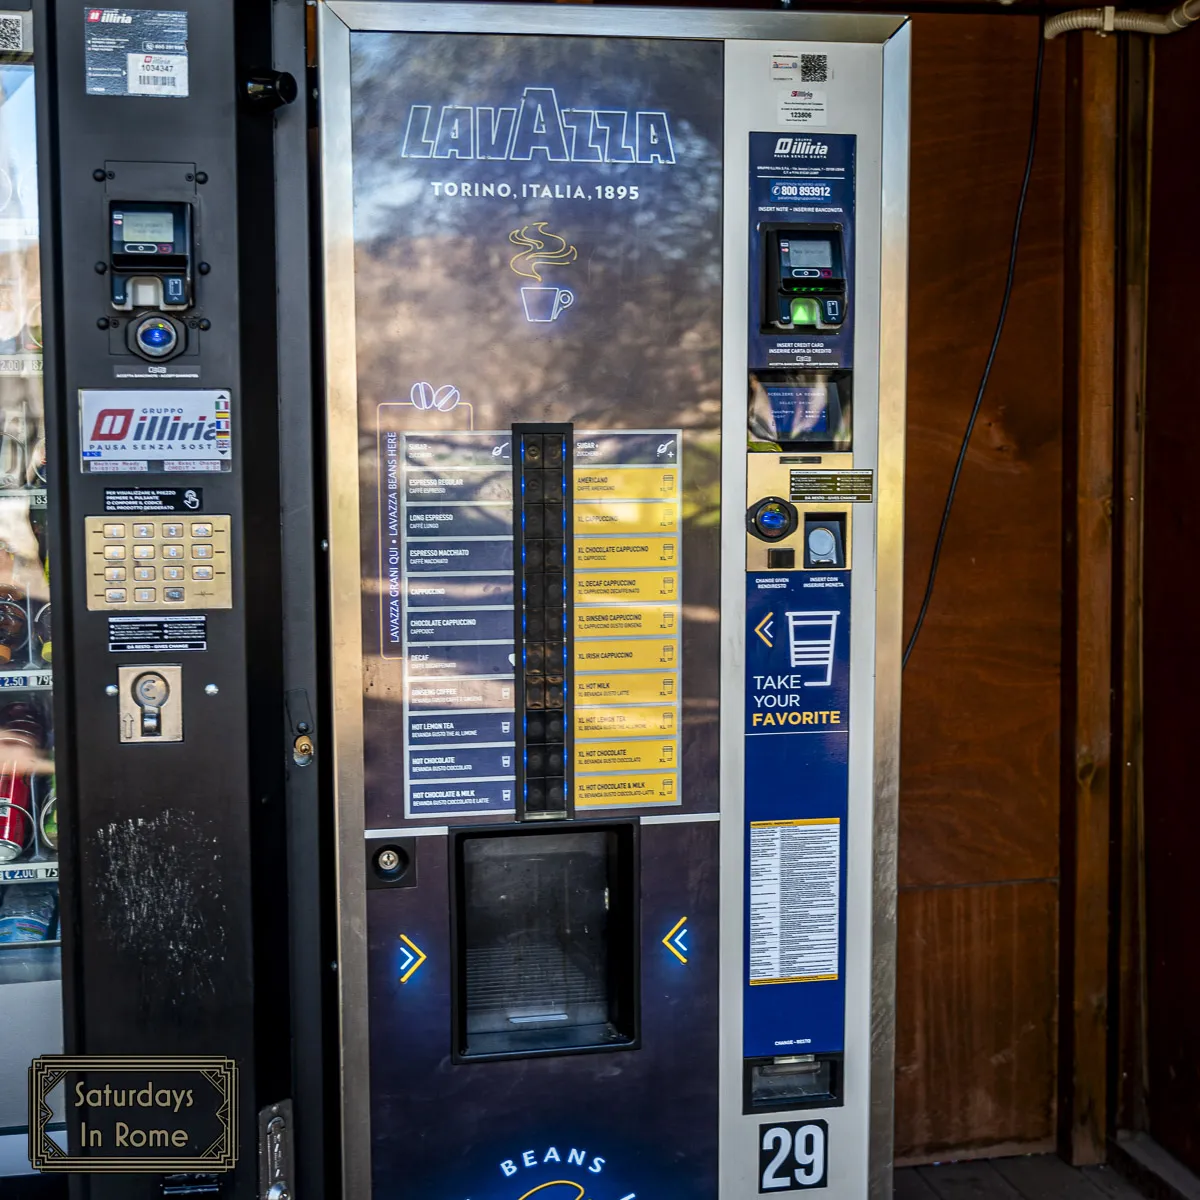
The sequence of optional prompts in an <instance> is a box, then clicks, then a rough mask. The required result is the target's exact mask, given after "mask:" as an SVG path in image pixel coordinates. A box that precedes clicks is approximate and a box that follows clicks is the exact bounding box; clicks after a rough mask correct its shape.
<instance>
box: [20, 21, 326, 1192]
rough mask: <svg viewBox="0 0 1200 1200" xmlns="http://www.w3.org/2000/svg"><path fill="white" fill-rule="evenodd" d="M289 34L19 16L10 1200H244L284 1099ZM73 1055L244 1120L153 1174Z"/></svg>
mask: <svg viewBox="0 0 1200 1200" xmlns="http://www.w3.org/2000/svg"><path fill="white" fill-rule="evenodd" d="M270 18H271V13H270V5H269V4H268V5H265V6H264V5H257V6H255V5H240V6H239V11H238V13H237V19H236V21H235V13H234V5H233V3H232V0H203V2H200V0H194V2H192V3H190V4H189V3H182V4H180V3H177V4H175V5H174V7H171V8H167V7H165V6H164V7H162V8H147V7H111V8H110V7H92V6H85V5H80V4H75V3H69V2H67V0H32V2H31V0H11V2H10V3H6V4H5V5H4V6H3V11H0V1195H4V1196H9V1195H12V1196H18V1197H23V1196H29V1195H37V1196H51V1195H53V1196H65V1195H66V1194H67V1191H68V1177H70V1188H71V1191H72V1194H73V1195H74V1196H75V1197H77V1198H82V1197H88V1198H89V1200H105V1198H107V1197H114V1198H115V1197H121V1198H122V1200H135V1198H136V1200H150V1198H152V1197H160V1196H163V1195H180V1196H183V1195H204V1194H210V1195H211V1194H224V1195H226V1196H231V1197H233V1196H236V1197H239V1198H241V1197H244V1198H246V1200H249V1197H251V1196H254V1195H256V1194H257V1191H258V1187H257V1179H258V1170H257V1159H256V1154H255V1150H256V1143H257V1137H258V1134H257V1131H258V1125H259V1121H260V1112H262V1111H264V1110H267V1109H269V1106H270V1105H271V1104H272V1103H274V1102H276V1101H279V1100H284V1099H286V1098H288V1097H289V1095H290V1091H291V1084H292V1076H291V1071H290V1065H289V1062H288V1057H289V1041H290V1037H291V1026H290V1016H289V988H288V985H287V979H288V970H289V954H288V916H287V903H286V895H287V890H286V889H287V865H286V854H285V852H284V850H283V849H282V848H281V847H283V844H284V842H285V840H286V832H285V829H284V825H285V816H284V800H285V770H286V764H288V763H290V761H291V750H292V739H291V738H290V737H288V735H287V733H286V723H285V718H284V715H283V714H284V711H285V698H284V695H283V691H282V689H281V686H280V678H281V675H280V662H281V658H282V634H281V630H280V621H279V595H280V584H279V576H280V569H279V556H280V538H279V518H278V512H279V487H278V478H279V469H278V458H279V438H278V428H279V418H278V411H277V406H276V404H275V402H274V396H275V392H276V383H275V376H276V354H275V346H276V340H277V332H276V311H275V304H274V290H275V275H276V272H275V252H274V232H273V227H272V225H271V223H270V220H269V206H268V216H267V218H266V222H267V223H266V227H265V236H264V217H263V215H262V214H261V213H260V212H257V211H256V209H255V205H256V204H257V203H258V200H259V198H260V197H262V196H264V195H265V196H267V197H270V195H271V189H272V186H273V178H272V171H273V165H272V154H273V139H274V137H275V125H274V121H273V116H272V112H273V109H274V107H275V101H274V100H268V101H267V102H264V101H262V100H261V98H257V97H256V96H255V94H254V92H253V85H255V84H256V81H257V86H259V87H260V88H261V89H262V90H264V91H269V89H270V86H271V83H272V80H271V78H270V77H269V75H263V76H260V75H256V74H255V71H254V69H253V68H254V66H255V65H256V64H257V65H262V66H266V67H270V63H271V20H270ZM260 53H261V54H262V57H261V58H259V57H258V55H259V54H260ZM292 94H293V95H294V92H293V93H292ZM276 99H279V98H278V97H276ZM280 102H281V101H280ZM298 121H299V123H300V125H301V126H303V123H304V114H303V113H302V112H301V113H299V114H298ZM264 348H265V353H264V352H263V350H264ZM52 601H53V604H52ZM52 608H53V618H52ZM52 629H53V636H52ZM60 835H61V837H60ZM60 860H61V861H60ZM60 866H61V877H60ZM280 981H282V984H281V983H280ZM64 1051H65V1052H66V1053H67V1054H68V1055H71V1056H103V1057H104V1059H105V1061H113V1062H116V1061H117V1060H132V1064H133V1065H131V1066H129V1069H130V1070H135V1071H136V1070H143V1069H145V1070H150V1069H151V1068H154V1069H159V1070H161V1068H162V1064H163V1063H171V1062H175V1063H179V1062H182V1061H186V1062H194V1061H197V1060H198V1059H203V1060H204V1061H212V1060H213V1059H220V1060H221V1061H225V1062H228V1063H229V1064H231V1068H232V1069H235V1070H240V1071H241V1072H242V1074H241V1084H240V1085H239V1086H240V1091H239V1093H238V1096H237V1098H236V1099H235V1100H234V1101H233V1102H231V1103H230V1104H229V1105H227V1106H225V1108H224V1109H223V1110H222V1112H221V1113H220V1114H219V1115H218V1114H215V1113H214V1114H213V1119H212V1120H211V1122H210V1125H209V1126H202V1125H195V1126H194V1128H193V1129H192V1130H191V1131H190V1132H188V1131H183V1133H182V1134H181V1136H182V1138H183V1141H182V1142H179V1141H176V1143H175V1146H176V1147H177V1148H178V1147H180V1146H182V1149H183V1152H182V1153H180V1154H178V1155H177V1161H179V1162H180V1164H182V1163H183V1162H184V1160H185V1159H186V1160H189V1165H186V1166H184V1165H179V1166H173V1161H176V1160H171V1159H170V1158H169V1156H164V1155H160V1156H158V1158H157V1159H155V1161H152V1162H151V1163H150V1164H149V1166H150V1169H149V1170H148V1169H147V1163H146V1162H145V1161H144V1160H145V1159H146V1158H147V1155H146V1145H147V1142H146V1140H143V1141H142V1142H141V1143H140V1144H139V1143H138V1142H137V1141H136V1140H134V1141H130V1140H129V1139H128V1138H126V1139H124V1141H122V1140H121V1135H120V1128H121V1125H120V1124H118V1122H121V1121H122V1118H125V1119H126V1120H127V1118H128V1114H127V1113H126V1112H122V1111H119V1110H120V1108H121V1106H122V1103H124V1104H125V1105H126V1107H128V1108H135V1107H136V1106H137V1104H138V1103H140V1102H135V1101H133V1100H127V1101H125V1102H121V1101H112V1102H111V1103H110V1102H109V1100H107V1099H105V1100H101V1101H98V1102H96V1103H95V1105H94V1106H93V1102H92V1101H90V1100H88V1099H86V1093H85V1094H80V1093H71V1094H67V1091H66V1089H65V1088H64V1086H63V1083H62V1077H61V1076H59V1077H58V1082H57V1083H56V1084H55V1086H53V1087H51V1088H50V1089H49V1090H48V1092H47V1094H46V1095H45V1096H44V1097H42V1098H41V1099H40V1100H39V1101H38V1102H36V1103H35V1102H34V1100H33V1099H32V1098H31V1090H30V1076H31V1072H30V1067H31V1060H33V1059H35V1058H37V1057H40V1056H43V1055H61V1054H62V1053H63V1052H64ZM155 1064H157V1066H155ZM147 1078H148V1076H147V1077H142V1078H140V1079H138V1081H137V1087H138V1088H139V1089H140V1088H142V1087H143V1086H147ZM130 1094H131V1095H132V1094H133V1089H130ZM147 1094H148V1095H149V1094H151V1089H149V1088H148V1086H147ZM101 1108H103V1109H104V1111H103V1112H100V1111H99V1110H100V1109H101ZM102 1120H103V1121H105V1122H107V1124H106V1130H109V1131H111V1130H114V1129H115V1130H116V1131H117V1133H116V1137H115V1138H114V1137H113V1136H111V1134H110V1132H104V1133H103V1137H99V1135H98V1133H97V1130H98V1126H99V1124H100V1123H101V1121H102ZM85 1127H89V1128H88V1133H87V1135H86V1136H85V1134H84V1132H83V1131H84V1129H85ZM172 1132H174V1131H172ZM158 1133H159V1131H157V1130H156V1131H155V1136H156V1137H157V1136H158ZM151 1144H154V1143H151ZM239 1147H241V1153H240V1154H239V1149H238V1148H239ZM151 1157H153V1156H151ZM31 1158H33V1159H35V1160H36V1163H37V1168H38V1171H39V1172H40V1178H31V1177H32V1176H34V1165H33V1164H31ZM83 1160H87V1161H86V1162H85V1161H83ZM209 1163H211V1169H210V1167H209V1165H208V1164H209Z"/></svg>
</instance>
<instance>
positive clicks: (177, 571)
mask: <svg viewBox="0 0 1200 1200" xmlns="http://www.w3.org/2000/svg"><path fill="white" fill-rule="evenodd" d="M163 578H164V579H182V578H183V568H182V567H163Z"/></svg>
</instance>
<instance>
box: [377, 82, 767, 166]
mask: <svg viewBox="0 0 1200 1200" xmlns="http://www.w3.org/2000/svg"><path fill="white" fill-rule="evenodd" d="M789 140H790V139H789ZM400 153H401V155H402V156H403V157H404V158H447V159H459V160H466V159H480V160H484V161H489V162H507V161H514V162H528V161H530V160H532V159H534V158H535V157H536V158H542V159H544V160H545V161H546V162H564V163H565V162H573V163H645V164H651V163H655V164H666V163H673V162H674V161H675V146H674V143H673V142H672V140H671V123H670V121H669V120H668V119H667V114H666V113H665V112H661V111H654V110H642V109H637V110H632V111H631V110H628V109H617V108H563V107H562V106H561V105H560V104H559V102H558V95H557V93H556V92H555V90H554V88H552V87H527V88H525V89H524V91H523V92H522V94H521V102H520V104H517V105H514V106H510V107H507V108H505V107H500V108H495V107H480V106H478V105H476V106H470V105H465V104H443V105H442V106H441V107H440V108H435V107H434V106H433V105H431V104H414V105H413V106H412V108H411V110H410V111H409V114H408V126H407V128H406V129H405V131H404V145H403V148H402V149H401V151H400Z"/></svg>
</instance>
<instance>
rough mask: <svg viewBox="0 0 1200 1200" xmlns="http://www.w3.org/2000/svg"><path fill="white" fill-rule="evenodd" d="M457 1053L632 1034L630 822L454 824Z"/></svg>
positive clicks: (553, 1049)
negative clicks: (568, 825)
mask: <svg viewBox="0 0 1200 1200" xmlns="http://www.w3.org/2000/svg"><path fill="white" fill-rule="evenodd" d="M453 837H454V845H453V870H454V876H455V880H454V891H453V895H454V905H455V913H454V918H453V929H454V938H455V950H454V955H453V962H454V982H453V988H454V1008H455V1012H454V1052H455V1058H456V1059H457V1060H458V1061H465V1060H471V1059H479V1058H511V1057H521V1056H525V1055H531V1054H561V1053H572V1052H581V1051H587V1050H614V1049H622V1048H625V1049H629V1048H633V1047H634V1046H635V1045H636V1043H637V1036H638V1022H637V962H638V957H637V955H638V922H637V895H638V891H637V826H636V825H635V824H633V823H632V822H629V823H621V824H604V825H598V824H594V823H591V822H589V823H588V824H587V825H585V826H582V827H580V826H575V827H572V828H570V829H565V828H563V827H562V826H558V827H551V826H541V827H532V828H531V827H526V828H521V829H512V828H511V827H509V828H504V829H496V828H490V829H486V830H464V831H462V832H457V833H455V834H454V835H453Z"/></svg>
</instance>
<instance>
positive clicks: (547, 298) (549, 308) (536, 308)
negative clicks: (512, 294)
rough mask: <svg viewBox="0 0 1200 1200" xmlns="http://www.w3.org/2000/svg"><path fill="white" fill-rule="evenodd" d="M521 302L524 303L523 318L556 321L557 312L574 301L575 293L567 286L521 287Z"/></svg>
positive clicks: (568, 306)
mask: <svg viewBox="0 0 1200 1200" xmlns="http://www.w3.org/2000/svg"><path fill="white" fill-rule="evenodd" d="M521 303H522V304H523V305H525V320H527V321H557V320H558V314H559V313H560V312H562V311H563V309H565V308H570V307H571V305H572V304H574V303H575V293H574V292H572V291H571V290H570V289H569V288H560V287H523V288H522V289H521Z"/></svg>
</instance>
